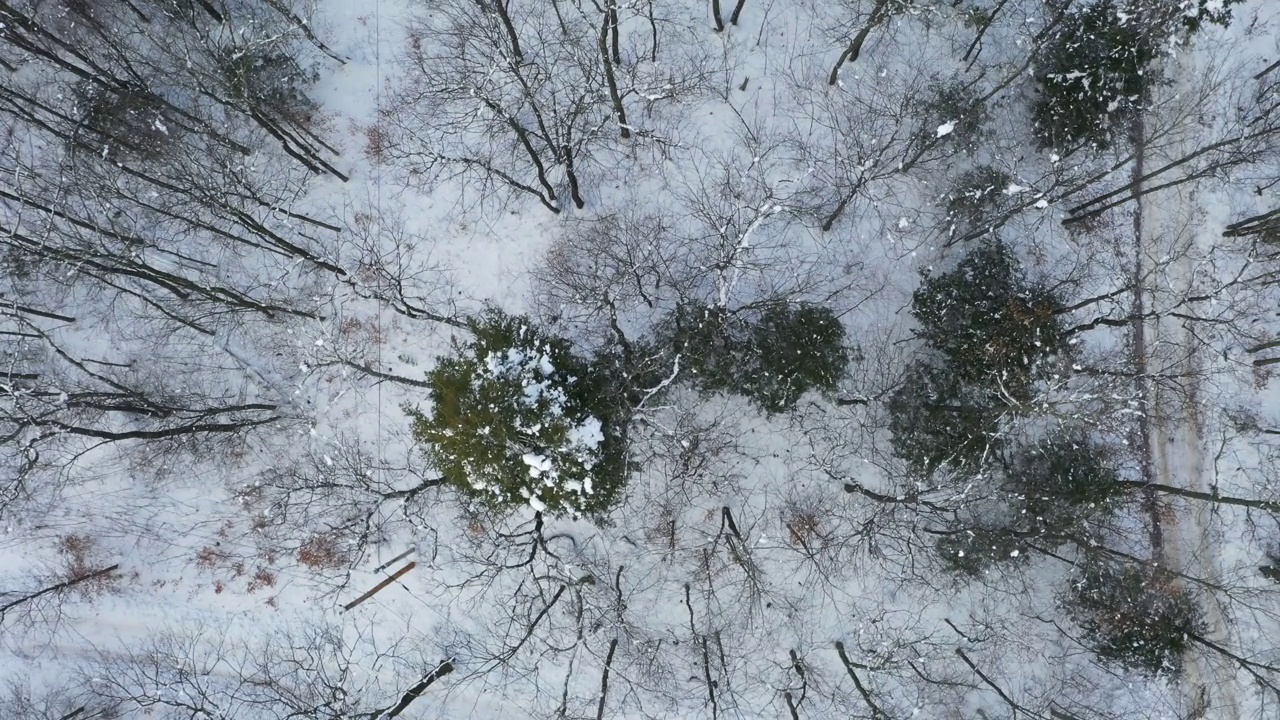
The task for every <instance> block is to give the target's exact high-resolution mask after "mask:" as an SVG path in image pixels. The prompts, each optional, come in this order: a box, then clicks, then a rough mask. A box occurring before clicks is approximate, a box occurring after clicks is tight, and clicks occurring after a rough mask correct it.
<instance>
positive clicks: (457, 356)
mask: <svg viewBox="0 0 1280 720" xmlns="http://www.w3.org/2000/svg"><path fill="white" fill-rule="evenodd" d="M470 325H471V330H472V332H473V333H474V338H473V339H472V340H471V341H470V342H466V343H457V342H455V345H454V353H453V355H452V356H451V357H448V358H446V359H444V360H442V361H441V362H440V364H439V366H437V367H436V368H435V369H434V370H432V371H431V372H430V373H429V374H428V380H429V382H430V383H431V394H432V400H433V401H434V406H433V407H432V408H431V410H430V412H429V413H424V412H422V411H420V410H418V409H416V408H414V409H409V413H410V415H411V416H412V417H413V418H414V434H415V436H416V437H417V438H418V440H420V441H421V442H422V443H423V444H424V450H425V452H426V455H427V457H428V459H429V460H430V461H431V463H432V464H433V465H434V466H435V468H436V469H437V470H438V471H439V472H440V473H441V474H442V475H443V477H444V478H445V480H446V481H448V482H449V483H450V484H451V485H453V486H455V487H456V488H457V489H458V490H460V491H461V492H463V493H464V494H466V495H468V496H471V497H473V498H476V499H477V500H480V501H482V502H484V503H485V504H488V505H492V506H496V507H499V508H515V507H518V506H521V505H528V506H529V507H532V508H533V509H534V510H537V511H540V512H547V513H551V514H565V515H569V516H572V517H580V516H583V515H592V514H596V513H599V512H601V511H603V510H605V509H607V508H608V507H609V506H610V505H611V504H612V503H613V501H614V499H616V497H617V495H618V491H619V490H620V489H621V487H622V486H623V484H624V483H625V462H624V460H623V454H624V453H623V439H622V431H621V429H620V427H618V423H616V422H614V420H613V419H614V418H616V417H617V413H616V411H615V410H614V409H613V407H612V406H611V402H610V400H609V398H610V397H611V396H610V394H609V393H608V392H607V383H606V382H605V380H604V378H603V377H601V376H600V374H599V373H596V372H594V371H593V370H592V368H591V367H590V365H589V364H588V363H587V362H585V361H584V360H582V359H581V358H579V357H577V356H576V355H574V354H573V352H572V350H571V349H570V347H569V343H568V342H567V341H565V340H563V339H560V338H556V337H552V336H550V335H547V334H545V333H543V332H541V331H539V330H538V329H537V328H535V327H534V326H533V324H532V323H531V322H530V321H529V320H528V319H527V318H523V317H516V316H510V315H506V314H504V313H502V312H500V311H497V310H489V311H487V312H485V313H484V314H482V315H480V316H479V317H477V318H474V319H472V320H471V322H470Z"/></svg>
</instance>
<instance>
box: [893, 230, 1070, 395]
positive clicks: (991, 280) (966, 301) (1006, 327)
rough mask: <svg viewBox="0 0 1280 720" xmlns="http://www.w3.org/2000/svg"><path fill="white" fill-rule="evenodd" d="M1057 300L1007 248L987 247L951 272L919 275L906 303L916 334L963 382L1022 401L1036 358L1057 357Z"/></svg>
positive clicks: (1037, 371)
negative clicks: (919, 280) (1029, 277)
mask: <svg viewBox="0 0 1280 720" xmlns="http://www.w3.org/2000/svg"><path fill="white" fill-rule="evenodd" d="M1061 307H1062V303H1061V301H1059V300H1058V298H1057V297H1056V296H1054V294H1053V293H1051V292H1050V291H1048V290H1047V289H1045V288H1043V287H1042V286H1039V285H1035V284H1032V283H1030V282H1028V281H1027V280H1026V278H1024V277H1023V276H1022V273H1021V271H1020V269H1019V267H1018V265H1017V260H1016V259H1015V258H1014V257H1013V254H1012V253H1011V252H1010V250H1009V249H1008V247H1006V246H1005V245H1004V244H1003V243H1000V242H993V243H988V244H985V245H982V246H981V247H978V248H976V249H974V250H973V251H971V252H970V253H969V254H967V255H966V256H965V258H964V259H963V260H961V261H960V264H959V265H958V266H957V267H956V268H955V269H954V270H952V271H950V272H947V273H942V274H940V275H936V276H931V275H929V274H927V273H926V274H925V276H924V280H923V282H922V283H921V285H920V287H919V288H918V289H917V290H916V291H915V294H914V295H913V296H912V300H911V314H912V315H913V316H915V319H916V321H917V322H918V323H919V324H920V328H919V330H917V333H916V334H917V336H918V337H920V338H921V339H922V340H924V341H925V342H927V343H928V344H929V346H930V347H931V348H933V349H934V350H936V351H938V352H940V353H941V354H942V355H943V356H944V357H945V358H946V359H947V367H948V368H949V370H950V371H951V372H952V373H954V374H955V376H956V379H957V381H959V382H960V383H963V384H969V385H974V386H978V387H986V388H991V389H1000V390H1002V391H1003V392H1005V393H1007V394H1008V395H1010V396H1012V397H1013V398H1015V399H1017V400H1025V399H1027V398H1029V397H1030V394H1031V385H1032V381H1033V380H1035V379H1037V378H1038V376H1039V375H1041V374H1042V373H1041V371H1042V370H1043V369H1044V368H1045V363H1044V361H1045V360H1047V359H1049V358H1052V357H1053V356H1055V355H1057V354H1059V353H1062V352H1064V351H1065V350H1066V349H1067V348H1068V345H1067V339H1066V337H1065V335H1064V333H1063V327H1062V324H1061V322H1060V321H1059V319H1058V317H1059V316H1058V311H1059V310H1060V309H1061Z"/></svg>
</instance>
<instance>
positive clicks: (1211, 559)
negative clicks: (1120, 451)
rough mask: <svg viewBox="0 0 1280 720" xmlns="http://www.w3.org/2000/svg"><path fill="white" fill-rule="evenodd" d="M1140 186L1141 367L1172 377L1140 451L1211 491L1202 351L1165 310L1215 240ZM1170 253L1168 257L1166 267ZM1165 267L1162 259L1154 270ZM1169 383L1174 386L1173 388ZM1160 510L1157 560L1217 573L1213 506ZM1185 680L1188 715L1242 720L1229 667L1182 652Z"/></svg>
mask: <svg viewBox="0 0 1280 720" xmlns="http://www.w3.org/2000/svg"><path fill="white" fill-rule="evenodd" d="M1185 144H1186V143H1185V141H1184V142H1183V143H1172V144H1171V148H1170V149H1166V150H1165V151H1163V152H1151V151H1150V149H1149V147H1148V146H1147V145H1146V143H1145V142H1139V146H1138V148H1137V152H1138V154H1139V155H1140V156H1142V157H1141V159H1140V160H1139V162H1138V165H1137V167H1138V168H1139V169H1138V171H1137V174H1139V175H1140V173H1141V169H1140V168H1141V167H1142V164H1143V161H1146V162H1147V163H1148V164H1151V165H1155V166H1163V165H1164V164H1165V163H1166V162H1167V161H1168V160H1170V159H1172V158H1174V157H1177V156H1178V154H1179V153H1180V151H1184V150H1185V151H1189V150H1188V149H1187V148H1184V147H1181V146H1182V145H1185ZM1169 147H1170V146H1166V148H1169ZM1141 192H1142V188H1141V187H1137V188H1135V189H1134V193H1135V195H1136V196H1137V200H1136V208H1135V213H1137V217H1135V231H1136V233H1137V237H1136V238H1135V242H1137V244H1138V251H1137V255H1138V258H1139V259H1140V261H1141V262H1142V263H1144V264H1149V267H1151V268H1153V269H1155V270H1156V271H1155V272H1151V273H1150V274H1149V275H1147V280H1146V283H1147V287H1146V288H1144V292H1145V293H1146V295H1147V298H1148V303H1149V305H1148V307H1147V308H1146V309H1147V311H1148V312H1150V313H1152V314H1154V315H1155V317H1153V318H1151V319H1149V320H1143V321H1142V322H1144V323H1145V324H1146V328H1145V333H1144V335H1145V348H1144V351H1145V352H1146V354H1147V371H1148V372H1153V371H1157V372H1161V373H1163V374H1166V375H1168V376H1169V377H1170V380H1165V381H1163V382H1157V383H1152V384H1151V385H1150V386H1149V405H1148V408H1149V412H1151V414H1152V417H1151V425H1150V442H1149V444H1148V446H1147V447H1148V451H1149V452H1150V453H1151V457H1150V458H1149V460H1150V462H1151V464H1152V468H1153V470H1154V478H1153V479H1154V480H1155V482H1158V483H1161V484H1164V485H1168V486H1171V487H1177V488H1183V489H1187V490H1193V491H1196V492H1202V493H1210V492H1212V490H1213V488H1212V487H1211V485H1212V483H1211V482H1210V479H1209V477H1208V474H1207V473H1206V471H1205V468H1206V462H1205V454H1204V453H1205V444H1204V439H1203V437H1202V433H1201V431H1202V428H1201V407H1200V400H1201V396H1200V387H1199V383H1200V381H1201V375H1200V373H1201V370H1202V363H1201V354H1202V352H1203V351H1204V347H1203V344H1202V343H1201V342H1199V341H1198V340H1197V339H1196V338H1195V337H1194V336H1193V334H1192V332H1191V331H1190V329H1188V328H1187V327H1186V324H1185V322H1186V321H1183V320H1180V319H1178V318H1174V317H1171V316H1169V315H1168V312H1169V311H1170V310H1171V309H1172V308H1173V307H1174V306H1176V305H1178V304H1179V302H1180V299H1181V298H1186V297H1188V296H1189V295H1191V294H1192V293H1191V292H1190V291H1191V290H1192V287H1193V283H1194V279H1195V263H1196V258H1197V256H1198V255H1199V254H1200V253H1201V251H1202V249H1203V248H1204V247H1205V243H1211V242H1212V241H1213V238H1212V237H1211V235H1210V234H1209V229H1208V228H1207V227H1205V226H1204V225H1203V224H1202V223H1196V222H1195V218H1193V217H1191V215H1192V214H1193V213H1194V212H1195V208H1196V207H1197V205H1196V203H1195V202H1193V200H1192V199H1191V198H1189V197H1185V196H1184V193H1183V192H1182V191H1180V190H1178V189H1175V190H1172V191H1164V192H1159V193H1153V194H1151V195H1147V196H1142V195H1141ZM1167 259H1172V261H1171V262H1167V263H1166V260H1167ZM1162 263H1165V264H1163V266H1161V264H1162ZM1175 384H1177V385H1178V386H1179V387H1177V388H1175V387H1174V385H1175ZM1157 509H1158V522H1159V525H1160V528H1159V533H1158V536H1159V537H1160V538H1161V543H1160V546H1159V548H1158V552H1159V556H1160V557H1161V559H1162V561H1163V562H1165V563H1166V564H1168V565H1169V566H1170V567H1172V568H1174V569H1175V570H1178V571H1181V572H1184V573H1186V574H1188V575H1193V576H1195V577H1201V578H1206V579H1213V578H1218V577H1221V576H1222V569H1221V564H1220V553H1219V550H1218V548H1217V547H1216V545H1215V541H1214V538H1213V532H1212V522H1213V506H1212V505H1211V504H1207V503H1194V504H1191V505H1189V506H1188V505H1185V504H1181V503H1180V504H1179V505H1178V507H1177V509H1176V510H1175V509H1173V508H1171V507H1170V505H1169V502H1168V501H1167V500H1165V501H1162V502H1159V503H1158V508H1157ZM1203 610H1204V617H1203V619H1204V621H1205V623H1206V625H1207V627H1208V631H1207V632H1206V636H1207V637H1208V638H1209V639H1210V640H1213V641H1215V642H1218V643H1221V644H1227V643H1226V637H1225V636H1226V635H1227V632H1228V625H1227V622H1226V618H1225V617H1224V616H1223V614H1222V612H1221V608H1220V607H1219V606H1218V605H1217V604H1216V603H1213V602H1210V603H1207V604H1206V605H1205V607H1204V608H1203ZM1182 681H1183V689H1184V692H1185V696H1186V702H1187V706H1186V707H1187V712H1188V714H1187V715H1186V717H1187V718H1188V719H1189V720H1190V719H1194V718H1205V717H1213V718H1220V719H1221V720H1239V718H1240V706H1239V703H1238V700H1237V697H1236V687H1235V677H1234V673H1232V672H1231V670H1230V669H1229V668H1227V667H1224V666H1223V665H1222V664H1221V663H1214V662H1211V658H1209V657H1206V656H1205V654H1204V652H1203V650H1202V649H1201V648H1193V650H1192V651H1191V652H1190V653H1188V657H1187V658H1186V662H1185V670H1184V674H1183V678H1182Z"/></svg>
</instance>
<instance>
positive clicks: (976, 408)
mask: <svg viewBox="0 0 1280 720" xmlns="http://www.w3.org/2000/svg"><path fill="white" fill-rule="evenodd" d="M1003 409H1004V408H1003V404H1002V403H1001V402H1000V400H999V398H997V397H995V396H994V395H993V394H992V393H990V392H989V391H986V390H983V389H980V388H978V389H975V388H973V387H972V386H967V385H965V384H964V383H963V382H961V380H960V377H959V376H958V375H957V374H956V373H954V372H952V371H951V370H950V368H948V367H946V366H938V365H935V364H933V363H931V362H927V361H917V362H915V363H912V365H911V366H910V367H909V368H908V370H907V372H906V375H905V376H904V377H903V379H902V382H901V384H900V385H899V386H898V388H897V389H896V390H895V391H894V392H893V394H892V395H890V396H889V402H888V410H889V432H890V433H891V434H892V436H891V439H890V443H891V444H892V446H893V451H894V454H895V455H897V456H898V457H900V458H902V459H903V460H906V461H907V462H908V463H909V464H910V465H911V466H912V467H913V468H915V469H916V470H918V471H920V472H922V473H925V474H929V473H932V472H933V471H934V470H936V469H938V468H939V467H941V466H942V465H944V464H945V465H948V466H950V467H952V468H954V469H957V470H963V469H971V468H973V467H976V466H977V465H978V464H979V463H980V462H981V461H982V459H983V458H984V457H985V456H987V455H988V454H989V453H990V452H992V451H993V450H996V449H998V448H999V446H1000V443H1001V441H1000V439H999V435H998V434H997V432H996V431H997V430H998V429H999V425H1000V414H1001V413H1002V412H1003Z"/></svg>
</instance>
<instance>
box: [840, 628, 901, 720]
mask: <svg viewBox="0 0 1280 720" xmlns="http://www.w3.org/2000/svg"><path fill="white" fill-rule="evenodd" d="M836 654H837V655H839V656H840V662H841V663H843V664H844V669H845V672H847V673H849V677H850V678H851V679H852V680H853V686H854V687H855V688H857V689H858V694H859V695H862V699H863V700H865V701H866V703H867V707H869V708H871V717H872V718H874V719H875V720H887V718H888V717H889V716H888V715H886V714H885V712H884V710H882V709H881V708H880V706H879V705H877V704H876V701H875V698H873V697H871V691H869V690H867V688H866V686H864V685H863V684H862V680H861V679H859V678H858V673H856V672H854V670H853V668H854V666H855V664H856V663H853V662H850V660H849V655H848V653H846V652H845V650H844V643H842V642H840V641H839V640H837V641H836ZM863 668H864V669H866V666H863Z"/></svg>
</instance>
